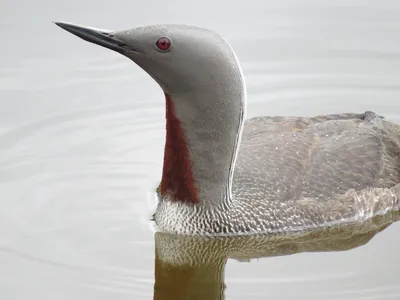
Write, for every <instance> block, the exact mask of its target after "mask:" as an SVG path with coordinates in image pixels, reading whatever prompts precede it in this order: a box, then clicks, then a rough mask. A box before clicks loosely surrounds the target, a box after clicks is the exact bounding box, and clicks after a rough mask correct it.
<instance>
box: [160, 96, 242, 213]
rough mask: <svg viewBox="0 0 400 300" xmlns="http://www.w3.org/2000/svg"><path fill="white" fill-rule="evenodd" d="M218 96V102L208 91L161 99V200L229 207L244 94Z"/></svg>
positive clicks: (240, 129) (239, 136)
mask: <svg viewBox="0 0 400 300" xmlns="http://www.w3.org/2000/svg"><path fill="white" fill-rule="evenodd" d="M222 96H223V98H224V99H217V98H218V97H221V95H212V94H211V95H210V93H209V91H207V92H205V93H204V94H203V95H202V93H198V92H197V93H196V94H193V95H190V94H187V95H184V96H182V95H166V142H165V150H164V166H163V173H162V180H161V185H160V194H161V196H162V199H163V201H172V202H181V203H185V204H192V205H201V206H205V207H216V206H220V205H229V204H230V201H231V200H232V196H231V186H232V177H233V172H234V166H235V161H236V156H237V152H238V146H239V143H240V138H241V133H242V127H243V119H244V110H245V95H244V92H243V93H239V94H238V93H233V94H232V95H229V94H228V95H227V94H226V93H224V95H222ZM204 97H208V98H207V99H204ZM210 97H216V99H210ZM205 103H209V104H214V105H213V106H214V107H212V106H209V105H204V104H205Z"/></svg>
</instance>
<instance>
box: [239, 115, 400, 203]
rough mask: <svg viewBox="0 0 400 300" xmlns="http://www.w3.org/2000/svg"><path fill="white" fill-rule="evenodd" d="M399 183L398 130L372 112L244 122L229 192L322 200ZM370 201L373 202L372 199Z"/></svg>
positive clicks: (249, 196) (274, 198)
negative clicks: (349, 192)
mask: <svg viewBox="0 0 400 300" xmlns="http://www.w3.org/2000/svg"><path fill="white" fill-rule="evenodd" d="M398 183H400V126H398V125H396V124H393V123H390V122H387V121H385V120H384V119H383V118H381V117H380V116H378V115H376V114H375V113H373V112H366V113H364V114H340V115H327V116H319V117H313V118H299V117H257V118H253V119H250V120H248V121H247V122H246V124H245V127H244V132H243V136H242V142H241V145H240V148H239V154H238V159H237V164H236V168H235V172H234V179H233V194H234V195H235V196H236V197H240V198H247V199H248V200H249V201H253V200H254V201H257V200H258V201H267V202H268V201H280V202H284V201H293V200H294V201H301V200H303V199H306V198H307V199H314V200H317V201H318V202H321V201H322V202H323V201H327V200H329V199H331V198H332V197H335V196H338V195H343V194H345V193H346V192H348V191H349V190H351V189H354V190H355V191H361V190H363V189H367V188H391V187H393V186H395V185H396V184H398ZM371 201H372V200H371Z"/></svg>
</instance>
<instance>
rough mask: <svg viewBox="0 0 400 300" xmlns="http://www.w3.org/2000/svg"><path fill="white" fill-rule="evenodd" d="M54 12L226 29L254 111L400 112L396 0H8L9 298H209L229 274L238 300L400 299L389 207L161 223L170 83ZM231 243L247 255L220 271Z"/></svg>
mask: <svg viewBox="0 0 400 300" xmlns="http://www.w3.org/2000/svg"><path fill="white" fill-rule="evenodd" d="M53 20H65V21H71V22H75V23H78V24H79V23H80V24H86V25H92V26H96V27H99V28H110V29H113V28H114V29H125V28H130V27H135V26H139V25H144V24H151V23H188V24H193V25H198V26H202V27H207V28H211V29H214V30H217V31H219V32H220V33H221V34H223V35H224V36H225V37H226V38H228V39H229V41H230V42H231V44H232V45H233V47H234V48H235V50H236V52H237V55H238V57H239V59H240V60H241V63H242V66H243V70H244V74H245V76H246V80H247V89H248V94H249V99H248V100H249V103H248V117H253V116H256V115H315V114H324V113H338V112H363V111H365V110H373V111H376V112H378V113H379V114H382V115H385V116H386V117H387V118H388V119H389V120H391V121H394V122H398V123H400V105H399V99H400V79H399V78H400V51H399V49H400V42H399V39H398V34H399V30H400V21H399V20H400V2H398V1H395V0H392V1H372V0H363V1H351V2H349V1H345V0H340V1H320V0H303V1H297V0H291V1H290V0H283V1H279V2H277V1H252V2H242V3H234V2H231V1H208V0H205V1H200V2H198V1H196V2H195V1H192V2H188V1H181V0H179V1H174V2H171V1H169V2H168V1H147V2H143V1H141V2H138V1H126V0H125V1H124V0H121V1H102V2H98V1H93V0H89V1H86V2H84V3H82V2H81V1H77V0H70V1H52V2H48V1H44V0H37V1H28V0H19V1H10V0H6V1H2V3H1V5H0V33H1V40H2V42H1V43H0V45H1V47H0V54H1V56H0V66H1V68H0V267H1V268H0V270H1V272H0V295H1V297H0V298H1V299H7V300H8V299H12V300H14V299H27V298H28V297H29V298H32V297H34V298H35V299H36V298H37V299H151V298H152V297H153V294H155V296H156V298H157V299H159V298H160V299H161V298H162V299H185V297H186V299H187V295H190V294H192V295H193V294H200V293H201V292H202V293H203V294H202V295H203V296H204V297H203V298H204V299H213V298H218V297H219V295H221V293H222V290H223V283H221V278H224V282H225V284H226V286H227V288H226V290H225V291H224V294H225V296H226V298H228V299H249V298H250V299H265V298H271V299H293V298H295V297H296V298H297V299H321V298H323V299H397V298H398V293H399V291H400V288H399V285H398V278H399V275H400V271H399V268H398V266H397V264H396V263H395V262H396V261H397V259H398V253H400V235H399V230H400V225H399V224H398V223H395V224H393V225H391V226H389V227H388V228H386V229H385V230H383V231H382V232H379V233H377V231H379V230H381V229H382V228H384V227H386V224H388V223H390V222H391V221H392V219H389V220H378V221H376V222H375V223H373V224H366V225H365V226H362V227H361V229H360V228H358V229H351V230H350V231H349V232H347V233H335V234H332V233H329V234H327V233H326V234H322V235H321V237H319V238H318V237H307V238H306V240H301V239H300V241H297V242H294V241H291V240H290V241H288V242H285V243H281V242H280V241H278V243H277V242H276V241H271V240H268V239H267V240H262V241H256V242H253V244H251V243H250V242H249V241H245V242H243V241H241V240H239V241H235V240H234V241H232V242H229V243H228V245H226V244H224V242H223V241H222V242H220V241H216V242H209V241H197V240H190V239H189V241H187V240H185V239H183V240H179V239H176V238H172V237H168V236H163V235H156V236H154V233H153V231H152V230H151V228H150V226H149V222H148V220H149V218H150V216H151V213H152V212H153V209H154V203H153V198H152V191H153V190H154V188H155V187H156V185H157V183H158V180H159V178H160V170H161V166H162V152H163V143H164V106H163V105H164V101H163V96H162V92H161V90H160V89H159V88H158V86H157V85H156V84H155V83H154V82H153V81H152V79H151V78H150V77H149V76H148V75H146V74H145V73H144V72H143V71H141V70H140V69H139V68H138V67H136V66H135V65H134V64H133V63H131V62H129V61H128V60H127V59H126V58H124V57H122V56H120V55H118V54H116V53H112V52H111V51H109V50H106V49H102V48H101V47H97V46H94V45H90V44H88V43H85V42H83V41H81V40H79V39H78V38H76V37H74V36H72V35H70V34H68V33H66V32H64V31H62V30H61V29H60V28H58V27H57V26H55V25H54V24H52V23H51V21H53ZM359 231H362V232H361V233H359ZM350 233H353V235H354V236H352V235H351V236H348V235H349V234H350ZM375 233H377V234H376V235H375ZM346 234H347V235H346ZM343 235H344V236H345V237H343ZM374 235H375V236H374ZM371 237H373V238H372V239H371ZM321 239H322V242H321ZM324 239H325V240H324ZM326 240H327V241H326ZM243 243H245V245H247V246H248V245H250V244H251V245H253V246H254V247H255V248H256V249H251V247H250V249H247V250H246V247H244V246H243ZM262 245H264V246H265V248H262V251H261V250H260V249H259V247H261V246H262ZM243 247H244V248H243ZM254 247H253V248H254ZM344 248H346V249H348V248H352V249H351V250H347V251H328V252H327V250H342V249H344ZM155 249H157V251H155ZM190 249H196V250H190ZM210 249H211V250H212V249H213V250H212V251H211V250H210ZM209 250H210V251H209ZM256 250H257V251H256ZM322 250H324V251H322ZM193 251H194V252H193ZM201 251H203V252H201ZM224 251H225V252H224ZM246 251H253V252H252V255H249V254H248V253H247V252H246ZM303 251H305V252H303ZM308 251H311V252H308ZM296 252H302V253H299V254H295V255H284V254H290V253H296ZM196 253H202V254H201V255H199V254H197V256H195V255H194V254H196ZM191 255H192V256H191ZM213 255H214V256H213ZM215 255H216V256H217V258H216V257H215ZM227 256H229V257H234V258H238V259H239V260H240V261H238V260H234V259H229V260H228V261H227V263H226V266H225V274H224V275H221V272H222V266H221V264H222V265H223V264H224V263H225V259H226V257H227ZM259 256H269V257H267V258H262V259H259V260H252V261H251V262H250V263H246V262H244V261H246V260H247V259H248V258H253V257H259ZM199 258H200V261H198V259H199ZM177 259H178V262H177V261H176V260H177ZM207 259H209V260H207ZM180 260H182V261H180ZM202 260H203V261H202ZM210 261H212V262H213V263H209V262H210ZM174 262H175V263H178V264H177V265H176V264H175V265H174ZM188 262H190V264H188ZM179 263H186V264H184V265H183V266H182V265H179ZM155 278H156V279H157V282H156V285H155V287H154V284H155ZM174 291H175V292H174ZM174 293H175V294H174Z"/></svg>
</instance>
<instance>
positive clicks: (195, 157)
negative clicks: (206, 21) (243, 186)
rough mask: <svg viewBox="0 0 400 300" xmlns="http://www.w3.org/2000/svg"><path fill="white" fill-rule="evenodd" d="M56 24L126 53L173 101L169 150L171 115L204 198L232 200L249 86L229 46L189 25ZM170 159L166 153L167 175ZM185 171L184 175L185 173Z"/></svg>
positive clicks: (217, 36) (216, 35)
mask: <svg viewBox="0 0 400 300" xmlns="http://www.w3.org/2000/svg"><path fill="white" fill-rule="evenodd" d="M56 24H57V25H58V26H60V27H62V28H63V29H65V30H67V31H69V32H71V33H73V34H75V35H77V36H79V37H81V38H83V39H85V40H87V41H89V42H92V43H95V44H98V45H100V46H103V47H106V48H109V49H111V50H114V51H117V52H119V53H121V54H123V55H124V56H126V57H128V58H129V59H131V60H132V61H134V62H135V63H136V64H137V65H138V66H140V67H141V68H142V69H143V70H144V71H146V72H147V73H148V74H149V75H150V76H151V77H152V78H154V80H155V81H156V82H157V83H158V84H159V85H160V87H161V88H162V90H163V91H164V93H165V94H166V95H167V99H168V98H169V99H170V100H171V105H170V108H171V107H173V112H172V115H171V114H170V115H168V112H167V145H166V147H167V146H168V116H170V118H173V117H176V118H177V120H178V122H179V124H180V125H179V126H180V127H182V132H183V134H184V135H185V139H184V140H185V143H186V144H187V145H186V146H187V152H189V153H188V156H189V160H190V166H189V168H190V172H191V173H192V174H193V177H194V181H195V189H196V190H197V191H198V193H199V198H200V199H206V198H208V199H210V198H222V197H224V198H226V197H228V198H229V195H230V184H231V178H232V173H233V164H234V161H235V158H236V148H237V144H238V141H239V140H240V136H241V128H242V119H243V115H244V106H245V84H244V79H243V75H242V71H241V68H240V65H239V62H238V60H237V58H236V55H235V53H234V51H233V49H232V48H231V46H230V45H229V44H228V42H227V41H226V40H225V39H224V38H222V37H221V36H220V35H219V34H217V33H215V32H213V31H210V30H206V29H202V28H198V27H194V26H187V25H152V26H145V27H138V28H133V29H130V30H121V31H108V30H107V31H105V30H99V29H94V28H90V27H83V26H77V25H72V24H68V23H56ZM167 104H168V103H167ZM167 110H168V105H167ZM171 128H172V127H171ZM171 130H176V129H171ZM170 139H171V140H173V139H175V142H172V145H173V146H174V143H175V144H176V145H175V148H174V147H172V148H171V149H172V150H171V151H173V152H174V153H176V152H179V151H181V150H182V147H181V146H179V145H177V144H178V143H179V141H177V138H176V137H174V136H170ZM170 144H171V143H170ZM176 147H178V148H179V149H180V150H179V151H178V150H177V149H176ZM166 151H167V149H166ZM182 151H183V150H182ZM166 160H168V157H167V153H166V154H165V157H164V171H165V168H166V167H165V165H166ZM167 163H168V162H167ZM172 168H174V167H172ZM174 172H175V173H176V172H179V171H176V170H175V171H172V175H171V174H169V177H174V176H175V175H176V174H175V175H174ZM181 173H182V174H181V175H182V176H183V173H184V171H182V172H181ZM164 175H165V174H164ZM166 176H167V175H166ZM175 177H176V176H175ZM186 177H187V176H186ZM177 180H178V179H177ZM174 189H175V190H176V189H179V188H177V187H175V188H174ZM217 190H218V191H217ZM174 193H175V194H176V192H174ZM178 194H179V193H178ZM192 194H193V193H192ZM175 196H176V195H175ZM178 200H183V199H178ZM189 202H190V201H189ZM212 202H213V201H212Z"/></svg>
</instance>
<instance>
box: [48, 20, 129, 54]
mask: <svg viewBox="0 0 400 300" xmlns="http://www.w3.org/2000/svg"><path fill="white" fill-rule="evenodd" d="M54 23H55V24H56V25H58V26H60V27H61V28H62V29H65V30H66V31H69V32H71V33H72V34H74V35H76V36H78V37H80V38H81V39H84V40H85V41H88V42H91V43H94V44H97V45H100V46H103V47H106V48H108V49H111V50H114V51H117V52H119V53H121V54H123V53H124V52H126V51H128V50H130V48H129V47H128V46H127V45H126V44H125V43H123V42H122V41H120V40H118V39H117V38H116V37H115V36H114V35H113V33H112V32H111V31H104V30H100V29H95V28H91V27H84V26H79V25H74V24H70V23H63V22H54ZM131 50H132V49H131Z"/></svg>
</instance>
